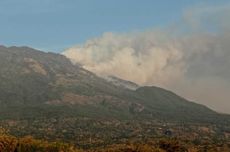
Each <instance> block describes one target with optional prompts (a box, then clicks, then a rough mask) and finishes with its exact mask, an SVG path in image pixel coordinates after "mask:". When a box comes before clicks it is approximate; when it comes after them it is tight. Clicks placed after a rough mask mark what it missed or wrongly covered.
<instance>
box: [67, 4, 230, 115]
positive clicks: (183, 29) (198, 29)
mask: <svg viewBox="0 0 230 152" xmlns="http://www.w3.org/2000/svg"><path fill="white" fill-rule="evenodd" d="M193 10H194V8H193ZM229 14H230V7H229V5H225V6H216V7H205V8H203V7H199V8H195V10H194V11H192V10H187V11H186V12H185V14H184V18H183V21H184V22H183V24H174V26H172V27H173V28H172V27H170V28H168V29H161V30H159V29H155V30H154V29H152V30H147V31H143V32H136V33H105V34H103V35H102V36H101V37H98V38H94V39H91V40H88V41H87V42H86V43H85V44H82V45H77V46H74V47H72V48H69V49H67V50H66V51H65V52H63V54H64V55H66V56H67V57H68V58H70V59H71V60H72V61H73V62H74V63H80V64H81V65H82V66H83V67H84V68H86V69H88V70H90V71H92V72H95V73H97V74H98V75H102V76H106V75H114V76H117V77H120V78H123V79H126V80H130V81H134V82H136V83H138V84H141V85H157V86H161V87H164V88H168V89H171V90H173V91H176V92H177V93H179V94H181V95H182V96H185V97H187V98H189V99H193V100H197V101H202V102H201V103H203V104H206V105H208V106H210V107H212V108H214V109H216V110H218V111H222V112H228V113H230V103H229V101H228V100H229V99H230V95H229V91H230V70H229V67H230V28H229V27H230V26H229V25H230V16H229ZM175 25H177V26H178V28H175Z"/></svg>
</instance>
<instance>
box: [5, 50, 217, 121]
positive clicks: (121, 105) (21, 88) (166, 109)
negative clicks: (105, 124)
mask: <svg viewBox="0 0 230 152" xmlns="http://www.w3.org/2000/svg"><path fill="white" fill-rule="evenodd" d="M135 88H138V85H136V84H135V83H132V82H129V81H125V80H122V79H119V78H116V77H110V80H109V81H108V79H107V80H105V79H103V78H101V77H98V76H97V75H95V74H94V73H92V72H89V71H87V70H85V69H83V68H82V67H80V66H78V65H73V64H72V63H71V62H70V61H69V60H68V59H67V58H66V57H65V56H63V55H60V54H55V53H45V52H42V51H38V50H35V49H32V48H29V47H4V46H1V47H0V104H1V108H0V112H1V113H2V114H3V115H1V117H2V118H4V117H6V118H15V117H16V115H17V118H18V117H35V116H36V117H38V116H44V115H46V113H50V114H52V113H53V114H54V115H55V114H57V113H58V115H61V116H63V115H66V116H69V115H71V116H75V115H77V116H79V115H81V116H87V117H107V118H110V117H111V118H118V119H133V118H134V117H135V119H137V118H140V119H153V118H154V119H161V120H167V119H168V120H170V121H204V122H206V121H208V122H209V121H212V118H215V117H216V116H219V114H218V113H216V112H214V111H212V110H210V109H208V108H207V107H205V106H203V105H199V104H196V103H194V102H190V101H187V100H186V99H184V98H182V97H179V96H177V95H176V94H174V93H172V92H170V91H167V90H164V89H162V88H158V87H139V88H138V89H137V90H134V89H135ZM37 109H39V110H37ZM12 110H13V111H14V112H12ZM47 111H48V112H47ZM59 111H61V113H59Z"/></svg>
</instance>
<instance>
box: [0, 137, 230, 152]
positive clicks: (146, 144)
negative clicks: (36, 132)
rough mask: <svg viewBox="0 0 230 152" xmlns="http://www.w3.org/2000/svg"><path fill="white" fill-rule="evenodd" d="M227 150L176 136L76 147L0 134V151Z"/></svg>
mask: <svg viewBox="0 0 230 152" xmlns="http://www.w3.org/2000/svg"><path fill="white" fill-rule="evenodd" d="M84 151H85V152H229V151H230V144H227V143H225V144H217V143H216V144H214V143H211V142H207V141H206V142H204V143H202V144H197V143H191V142H189V141H185V140H183V139H177V138H161V139H148V140H146V141H142V142H135V141H133V140H132V139H130V141H127V142H125V143H122V144H121V143H120V144H111V145H107V146H104V147H97V148H88V149H84V150H82V149H77V148H75V147H74V146H73V145H70V144H66V143H61V142H47V141H44V140H37V139H34V138H33V137H31V136H27V137H23V138H16V137H14V136H10V135H0V152H84Z"/></svg>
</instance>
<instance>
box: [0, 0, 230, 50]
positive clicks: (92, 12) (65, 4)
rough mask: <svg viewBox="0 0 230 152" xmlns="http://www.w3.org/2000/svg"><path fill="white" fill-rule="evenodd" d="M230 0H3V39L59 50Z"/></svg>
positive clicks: (0, 16)
mask: <svg viewBox="0 0 230 152" xmlns="http://www.w3.org/2000/svg"><path fill="white" fill-rule="evenodd" d="M227 1H228V0H203V1H202V0H116V1H115V0H0V44H2V45H8V46H9V45H18V46H22V45H27V46H31V47H34V48H38V49H43V50H45V51H56V52H61V51H63V50H64V49H65V48H68V47H71V46H73V45H75V44H80V43H83V42H84V41H86V40H87V39H90V38H92V37H97V36H99V35H101V34H102V33H104V32H130V31H140V30H145V29H150V28H154V27H164V26H168V25H169V24H171V23H173V22H176V21H178V20H180V19H181V16H182V14H183V11H184V10H186V9H187V8H190V7H193V6H196V5H201V4H207V5H218V4H221V3H225V2H227Z"/></svg>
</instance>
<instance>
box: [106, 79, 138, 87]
mask: <svg viewBox="0 0 230 152" xmlns="http://www.w3.org/2000/svg"><path fill="white" fill-rule="evenodd" d="M105 80H107V81H108V82H110V83H112V84H113V85H115V86H119V87H122V88H126V89H130V90H136V89H137V88H139V87H140V86H139V85H138V84H136V83H134V82H131V81H127V80H123V79H121V78H118V77H115V76H107V77H105Z"/></svg>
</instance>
